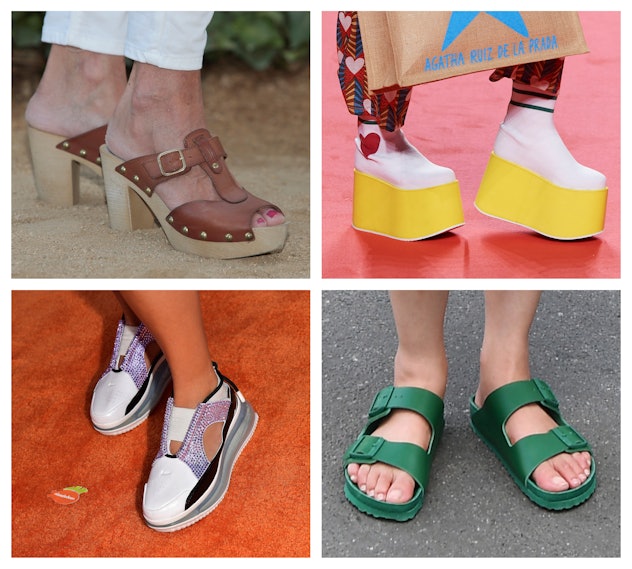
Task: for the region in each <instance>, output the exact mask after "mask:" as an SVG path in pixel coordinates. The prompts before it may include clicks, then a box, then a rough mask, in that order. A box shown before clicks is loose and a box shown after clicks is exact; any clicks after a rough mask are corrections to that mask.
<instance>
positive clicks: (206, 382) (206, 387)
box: [173, 369, 227, 409]
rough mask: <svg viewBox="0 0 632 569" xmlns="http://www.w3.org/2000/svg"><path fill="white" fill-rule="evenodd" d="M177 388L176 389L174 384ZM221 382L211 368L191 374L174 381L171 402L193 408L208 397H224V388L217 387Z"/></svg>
mask: <svg viewBox="0 0 632 569" xmlns="http://www.w3.org/2000/svg"><path fill="white" fill-rule="evenodd" d="M176 385H177V387H178V389H176V387H175V386H176ZM220 385H222V387H223V384H222V382H221V380H220V378H219V377H218V376H217V374H216V373H215V370H213V369H212V370H211V371H210V373H208V372H203V373H201V374H198V375H192V376H189V377H188V378H187V380H186V381H184V382H183V381H177V380H176V381H174V394H173V403H174V405H175V406H176V407H183V408H188V409H195V408H196V407H197V406H198V405H199V404H200V403H202V402H203V401H205V400H207V399H209V400H215V399H216V398H219V399H224V398H226V396H227V392H226V390H225V389H218V388H219V387H220Z"/></svg>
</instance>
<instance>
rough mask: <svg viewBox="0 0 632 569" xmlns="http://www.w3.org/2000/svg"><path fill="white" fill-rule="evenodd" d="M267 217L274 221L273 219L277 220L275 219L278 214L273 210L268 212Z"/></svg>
mask: <svg viewBox="0 0 632 569" xmlns="http://www.w3.org/2000/svg"><path fill="white" fill-rule="evenodd" d="M266 215H267V216H268V217H269V218H271V219H273V218H275V217H276V216H277V212H276V211H274V210H273V209H271V210H270V211H268V212H267V213H266Z"/></svg>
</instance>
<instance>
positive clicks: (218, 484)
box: [143, 362, 258, 532]
mask: <svg viewBox="0 0 632 569" xmlns="http://www.w3.org/2000/svg"><path fill="white" fill-rule="evenodd" d="M213 369H214V371H215V373H216V375H217V378H218V386H217V388H216V389H215V390H214V391H213V392H212V393H211V394H210V395H209V396H208V397H207V398H206V399H205V400H204V401H203V402H202V403H200V404H199V405H198V406H197V408H196V409H195V410H187V409H181V408H178V407H174V403H173V398H170V399H169V400H168V402H167V409H166V412H165V422H164V426H163V431H162V438H161V441H160V449H159V451H158V455H157V456H156V459H155V460H154V463H153V465H152V467H151V473H150V474H149V480H148V481H147V484H146V485H145V492H144V495H143V515H144V517H145V521H146V522H147V525H148V526H149V527H151V528H153V529H155V530H157V531H161V532H171V531H176V530H180V529H183V528H185V527H187V526H190V525H191V524H194V523H195V522H197V521H199V520H201V519H202V518H204V517H205V516H207V515H208V514H209V513H211V511H213V509H215V508H216V507H217V505H218V504H219V503H220V502H221V501H222V499H223V498H224V495H225V494H226V490H227V489H228V484H229V482H230V476H231V473H232V470H233V466H234V465H235V462H236V460H237V458H238V457H239V455H240V453H241V451H242V450H243V448H244V447H245V446H246V444H247V443H248V441H249V440H250V437H251V436H252V434H253V432H254V430H255V427H256V425H257V420H258V416H257V413H255V411H254V410H253V408H252V407H251V406H250V404H249V403H248V402H247V401H246V400H245V399H244V397H243V395H242V394H241V392H240V391H239V390H238V389H237V387H236V386H235V384H234V383H232V382H231V381H230V380H229V379H228V378H227V377H225V376H224V375H222V373H221V372H220V371H219V370H218V369H217V364H216V363H214V362H213ZM187 412H188V413H189V415H188V417H187V420H185V421H182V418H183V416H184V415H186V414H187ZM191 415H192V416H191ZM189 419H190V420H189ZM174 423H178V424H177V425H174ZM217 423H222V424H223V426H222V441H221V446H220V447H219V450H218V451H217V453H216V454H215V456H211V457H209V456H207V455H206V452H205V449H204V433H205V431H206V430H207V428H209V427H211V426H212V425H214V424H217ZM187 425H188V426H187ZM172 440H175V441H180V440H181V441H182V445H181V446H180V448H179V449H178V451H177V452H176V453H175V454H172V453H171V449H170V446H171V441H172Z"/></svg>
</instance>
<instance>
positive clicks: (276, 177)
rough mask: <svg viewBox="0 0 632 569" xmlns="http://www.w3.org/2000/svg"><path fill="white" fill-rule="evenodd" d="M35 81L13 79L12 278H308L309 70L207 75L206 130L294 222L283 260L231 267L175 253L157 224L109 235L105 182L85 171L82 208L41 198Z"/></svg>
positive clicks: (222, 69)
mask: <svg viewBox="0 0 632 569" xmlns="http://www.w3.org/2000/svg"><path fill="white" fill-rule="evenodd" d="M14 72H15V67H14ZM35 84H36V80H35V81H34V80H32V79H31V80H28V79H24V78H20V79H18V80H16V77H15V74H14V84H13V105H12V107H13V108H12V111H13V125H12V126H13V129H12V183H11V191H12V260H11V267H12V269H11V270H12V276H13V277H14V278H205V277H209V278H309V276H310V275H309V266H310V262H309V243H310V235H309V193H310V187H309V69H308V68H304V69H301V70H298V71H292V72H281V71H274V72H268V73H256V72H253V71H250V70H248V69H245V68H243V67H241V66H239V65H237V66H235V67H229V66H228V65H226V64H221V65H216V66H212V67H211V68H209V69H205V70H204V71H203V87H204V94H205V105H206V110H207V124H208V126H209V129H210V130H211V132H213V133H214V134H216V135H218V136H219V137H220V139H221V140H222V144H223V146H224V148H225V149H226V152H227V153H228V164H229V166H230V168H231V171H232V172H233V174H234V175H235V177H236V178H237V179H238V180H239V181H240V183H241V184H242V185H243V186H244V187H246V188H247V189H248V190H250V191H251V192H252V193H254V194H255V195H258V196H260V197H262V198H265V199H268V200H269V201H271V202H272V203H276V204H277V205H279V206H280V207H281V209H282V210H283V211H284V213H285V215H286V217H287V218H288V220H289V222H290V226H289V231H290V235H289V238H288V241H287V243H286V245H285V248H284V249H283V251H281V252H280V253H275V254H270V255H262V256H258V257H251V258H247V259H238V260H228V261H226V260H213V259H202V258H200V257H197V256H193V255H190V254H186V253H181V252H179V251H176V250H174V249H173V248H172V247H171V246H170V245H169V243H168V242H167V240H166V238H165V236H164V233H163V231H162V230H161V229H160V228H159V227H158V226H156V228H154V229H148V230H138V231H134V232H131V233H121V232H117V231H114V230H112V229H110V227H109V221H108V215H107V207H106V203H105V195H104V190H103V183H102V180H101V179H100V178H99V177H97V176H93V175H91V173H90V172H87V173H84V172H83V171H84V170H86V171H87V169H85V168H82V179H81V198H80V203H79V204H78V205H76V206H74V207H71V208H62V207H53V206H50V205H48V204H45V203H43V202H42V201H40V200H39V199H38V198H37V195H36V191H35V186H34V183H33V176H32V169H31V162H30V153H29V148H28V142H27V136H26V124H25V121H24V109H25V107H26V103H27V101H28V98H29V96H30V91H31V90H32V89H33V87H34V85H35Z"/></svg>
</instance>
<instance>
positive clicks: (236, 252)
mask: <svg viewBox="0 0 632 569" xmlns="http://www.w3.org/2000/svg"><path fill="white" fill-rule="evenodd" d="M101 158H102V161H103V168H104V172H103V175H104V179H105V191H106V195H107V202H108V213H109V216H110V225H111V226H112V228H113V229H117V230H120V231H132V230H134V229H138V228H142V227H144V228H147V227H150V226H151V222H152V220H153V216H155V218H156V220H157V221H158V223H159V224H160V226H161V227H162V229H163V231H164V232H165V235H166V236H167V239H168V240H169V242H170V243H171V245H172V246H173V247H174V248H175V249H177V250H178V251H184V252H185V253H192V254H194V255H200V256H201V257H209V258H215V259H235V258H239V257H250V256H254V255H261V254H264V253H272V252H275V251H280V250H281V249H282V248H283V245H284V244H285V240H286V237H287V228H288V224H287V222H285V223H282V224H280V225H275V226H266V227H254V228H253V227H252V226H251V222H252V218H253V216H254V215H255V213H256V212H258V211H260V210H263V209H265V208H273V209H275V210H276V211H278V212H279V213H282V212H281V210H280V209H279V208H278V207H276V206H274V205H272V204H270V203H269V202H267V201H265V200H262V199H260V198H257V197H255V196H254V195H252V194H251V193H249V192H248V191H246V190H245V189H244V188H243V187H242V186H240V185H239V183H238V182H237V181H236V180H235V178H233V176H232V174H231V173H230V171H229V170H228V167H227V165H226V162H225V159H226V152H225V151H224V148H223V147H222V144H221V142H220V141H219V139H218V138H217V137H216V136H211V134H210V133H209V132H208V130H206V129H198V130H195V131H193V132H192V133H190V134H189V135H188V136H187V137H186V138H185V139H184V147H183V148H182V149H179V148H176V149H173V150H167V151H165V152H160V153H158V154H150V155H146V156H141V157H139V158H134V159H132V160H128V161H127V162H124V161H123V160H121V159H120V158H118V157H116V156H115V155H114V154H112V153H111V152H110V151H109V150H108V148H107V146H106V145H103V146H102V147H101ZM195 167H199V168H201V169H202V170H203V171H204V172H205V174H206V175H207V176H208V177H209V178H210V179H211V181H212V183H213V187H214V188H215V190H216V191H217V194H218V196H219V199H218V200H216V201H211V200H195V201H192V202H187V203H183V204H181V205H179V206H178V207H176V208H175V209H173V210H170V209H169V208H168V207H167V206H166V204H165V203H164V202H163V201H162V199H161V198H160V197H159V196H158V195H157V194H156V192H155V191H154V190H155V189H156V186H158V184H160V183H162V182H164V181H166V180H169V179H172V178H176V177H178V176H185V175H186V174H188V173H189V172H190V171H191V169H192V168H195ZM144 206H146V207H144ZM152 214H153V216H152Z"/></svg>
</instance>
